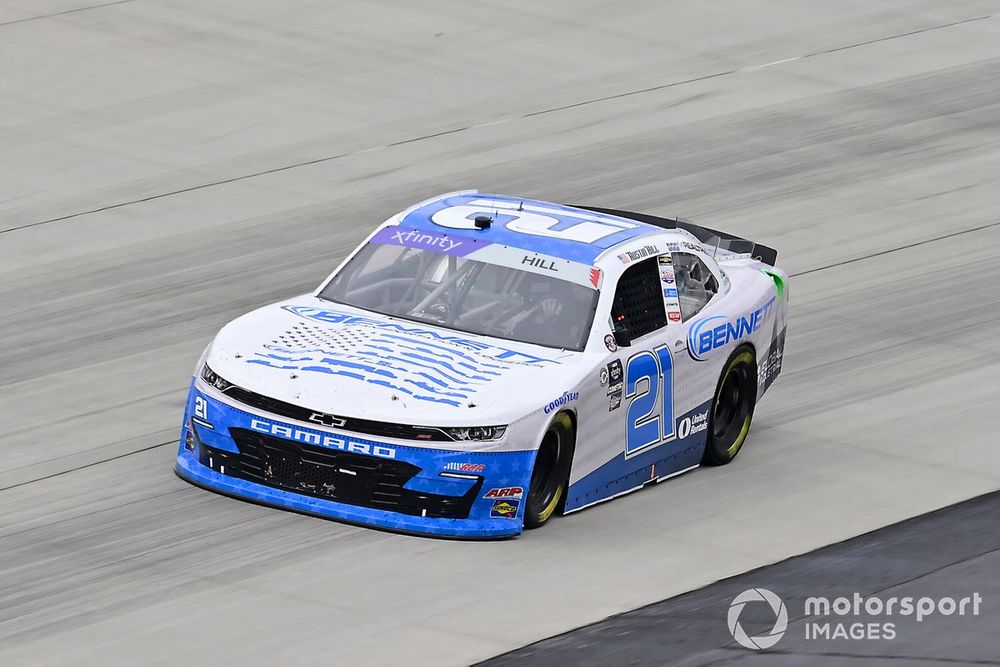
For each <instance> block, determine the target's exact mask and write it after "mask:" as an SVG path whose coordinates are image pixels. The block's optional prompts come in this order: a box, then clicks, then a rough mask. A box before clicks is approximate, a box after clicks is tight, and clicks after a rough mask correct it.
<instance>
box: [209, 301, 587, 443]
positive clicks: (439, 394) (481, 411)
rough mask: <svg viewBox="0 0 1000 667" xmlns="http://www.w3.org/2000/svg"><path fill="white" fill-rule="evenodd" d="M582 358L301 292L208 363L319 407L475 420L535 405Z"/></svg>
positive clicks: (253, 317) (256, 319) (243, 324)
mask: <svg viewBox="0 0 1000 667" xmlns="http://www.w3.org/2000/svg"><path fill="white" fill-rule="evenodd" d="M584 356H585V355H583V354H581V353H574V352H566V351H562V350H554V349H551V348H545V347H540V346H536V345H529V344H523V343H516V342H511V341H504V340H500V339H495V338H488V337H485V336H478V335H476V334H469V333H464V332H460V331H455V330H451V329H444V328H439V327H435V326H433V325H431V324H425V323H422V322H413V321H410V320H403V319H398V318H392V317H387V316H382V315H378V314H375V313H371V312H369V311H364V310H360V309H357V308H352V307H349V306H343V305H340V304H335V303H331V302H328V301H323V300H320V299H317V298H315V297H313V296H306V297H300V298H298V299H293V300H289V301H283V302H279V303H276V304H272V305H270V306H265V307H264V308H260V309H258V310H255V311H253V312H251V313H249V314H247V315H244V316H242V317H240V318H238V319H236V320H233V321H232V322H230V323H229V324H227V325H226V326H225V327H223V329H222V330H221V331H220V332H219V334H218V335H217V336H216V338H215V340H214V341H213V343H212V345H211V347H210V350H209V353H208V356H207V357H206V361H207V363H208V364H209V366H211V367H212V369H213V370H214V371H215V372H216V373H218V374H219V375H220V376H222V377H223V378H225V379H226V380H228V381H229V382H231V383H233V384H236V385H239V386H241V387H243V388H244V389H247V390H249V391H252V392H255V393H258V394H262V395H264V396H268V397H271V398H276V399H279V400H282V401H285V402H288V403H293V404H296V405H300V406H303V407H307V408H310V409H313V410H316V411H319V412H326V413H329V414H335V415H340V416H347V417H362V418H365V419H374V420H379V421H388V422H403V423H409V424H417V425H428V426H475V425H490V424H507V423H511V422H513V421H515V420H517V419H519V418H521V417H524V416H525V415H527V414H528V413H530V412H533V411H534V410H536V409H538V410H541V409H542V408H543V406H544V405H546V404H547V403H549V402H550V401H552V400H553V399H554V398H558V396H559V395H560V394H561V393H562V392H563V391H566V390H570V389H572V388H573V387H574V386H575V385H576V384H577V383H578V381H579V379H580V378H579V376H578V375H579V374H580V373H582V367H583V364H584V360H583V357H584Z"/></svg>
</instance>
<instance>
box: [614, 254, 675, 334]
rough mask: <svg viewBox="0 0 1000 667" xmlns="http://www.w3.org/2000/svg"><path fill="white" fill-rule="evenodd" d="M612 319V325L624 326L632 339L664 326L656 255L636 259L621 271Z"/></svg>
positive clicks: (665, 321) (665, 324)
mask: <svg viewBox="0 0 1000 667" xmlns="http://www.w3.org/2000/svg"><path fill="white" fill-rule="evenodd" d="M611 319H612V320H613V326H616V327H618V326H625V327H626V328H627V329H628V333H629V337H630V338H632V339H633V340H634V339H636V338H639V337H641V336H645V335H646V334H648V333H650V332H652V331H656V330H657V329H660V328H662V327H665V326H667V316H666V312H665V311H664V308H663V294H662V291H661V289H660V274H659V271H657V261H656V258H655V257H651V258H649V259H644V260H642V261H641V262H637V263H636V264H634V265H632V266H630V267H629V268H628V269H626V270H625V272H624V273H623V274H622V277H621V278H620V279H619V280H618V288H617V289H616V291H615V300H614V302H613V303H612V304H611Z"/></svg>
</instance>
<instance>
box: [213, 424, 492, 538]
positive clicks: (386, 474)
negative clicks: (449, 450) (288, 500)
mask: <svg viewBox="0 0 1000 667" xmlns="http://www.w3.org/2000/svg"><path fill="white" fill-rule="evenodd" d="M229 433H230V435H232V437H233V440H234V441H235V442H236V446H237V447H238V448H239V450H240V451H239V452H238V453H236V452H228V451H225V450H222V449H217V448H215V447H210V446H208V445H205V444H201V447H200V455H199V459H200V461H201V463H202V465H205V466H208V467H210V468H211V469H212V470H215V471H216V472H219V473H222V474H224V475H229V476H230V477H237V478H239V479H245V480H247V481H250V482H254V483H256V484H262V485H264V486H269V487H272V488H276V489H282V490H284V491H290V492H292V493H298V494H301V495H306V496H313V497H315V498H323V499H326V500H333V501H336V502H340V503H345V504H348V505H357V506H360V507H370V508H373V509H380V510H386V511H389V512H399V513H401V514H409V515H412V516H426V517H432V518H447V519H465V518H467V517H468V516H469V511H470V510H471V509H472V503H473V502H475V500H476V498H477V497H478V495H479V491H480V490H481V489H482V486H483V479H482V478H481V477H480V478H479V479H478V480H477V481H476V483H475V484H474V485H473V486H472V488H471V489H469V491H468V492H466V493H465V495H462V496H445V495H438V494H430V493H420V492H417V491H412V490H410V489H405V488H403V486H404V485H405V484H406V483H407V482H408V481H410V479H412V478H413V477H414V476H415V475H416V474H417V473H419V472H420V468H419V467H418V466H415V465H413V464H412V463H407V462H405V461H395V460H392V459H383V458H377V457H373V456H365V455H363V454H355V453H353V452H342V451H340V450H336V449H327V448H325V447H319V446H316V445H309V444H305V443H301V442H294V441H292V440H285V439H283V438H276V437H273V436H269V435H264V434H262V433H257V432H255V431H250V430H247V429H241V428H231V429H229Z"/></svg>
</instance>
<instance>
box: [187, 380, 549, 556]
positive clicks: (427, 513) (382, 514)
mask: <svg viewBox="0 0 1000 667" xmlns="http://www.w3.org/2000/svg"><path fill="white" fill-rule="evenodd" d="M355 435H356V434H347V433H341V432H336V431H335V430H333V429H324V428H314V427H313V426H311V425H310V426H305V425H304V424H297V423H294V422H288V421H286V420H283V419H282V418H278V417H268V416H264V415H260V414H254V413H250V412H247V411H245V410H242V409H241V408H239V407H237V406H235V405H230V404H228V403H226V402H223V401H221V400H218V399H217V398H215V397H213V396H212V395H210V394H209V393H207V392H202V391H200V390H199V389H198V387H197V386H195V384H194V383H193V382H192V386H191V390H190V392H189V396H188V401H187V407H186V409H185V413H184V422H183V426H182V428H181V438H180V445H179V447H178V453H177V464H176V468H175V469H176V472H177V474H178V475H179V476H180V477H182V478H183V479H186V480H188V481H190V482H192V483H194V484H197V485H198V486H202V487H205V488H207V489H211V490H215V491H219V492H222V493H225V494H228V495H232V496H237V497H240V498H245V499H247V500H251V501H254V502H259V503H264V504H267V505H273V506H276V507H282V508H287V509H291V510H296V511H299V512H305V513H308V514H313V515H317V516H322V517H327V518H332V519H340V520H343V521H347V522H351V523H357V524H364V525H370V526H378V527H381V528H386V529H389V530H394V531H400V532H408V533H421V534H427V535H439V536H448V537H466V538H497V537H507V536H512V535H517V534H519V533H520V532H521V531H522V530H523V524H524V521H523V512H524V507H523V504H524V498H525V497H526V490H527V488H528V484H529V482H530V477H531V469H532V466H533V464H534V457H535V451H534V450H530V451H500V452H470V451H463V450H440V449H431V448H426V447H414V446H410V445H399V444H395V443H393V442H383V441H375V440H372V439H371V438H370V437H369V436H362V437H355ZM442 473H443V474H442ZM522 490H523V491H522ZM487 494H489V495H487Z"/></svg>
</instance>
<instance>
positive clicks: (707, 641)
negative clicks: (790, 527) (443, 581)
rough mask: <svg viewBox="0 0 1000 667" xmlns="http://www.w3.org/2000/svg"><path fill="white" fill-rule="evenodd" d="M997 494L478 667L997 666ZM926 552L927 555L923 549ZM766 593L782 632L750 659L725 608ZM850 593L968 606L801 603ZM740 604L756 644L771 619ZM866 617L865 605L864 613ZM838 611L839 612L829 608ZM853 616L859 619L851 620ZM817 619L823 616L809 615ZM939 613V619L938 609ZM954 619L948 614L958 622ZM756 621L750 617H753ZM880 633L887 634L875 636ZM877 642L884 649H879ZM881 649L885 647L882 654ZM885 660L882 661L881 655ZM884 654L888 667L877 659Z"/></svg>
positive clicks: (999, 499) (761, 606)
mask: <svg viewBox="0 0 1000 667" xmlns="http://www.w3.org/2000/svg"><path fill="white" fill-rule="evenodd" d="M998 511H1000V492H994V493H990V494H987V495H984V496H979V497H977V498H973V499H972V500H966V501H964V502H961V503H958V504H956V505H952V506H950V507H946V508H944V509H941V510H937V511H935V512H930V513H928V514H925V515H923V516H920V517H916V518H913V519H908V520H906V521H903V522H900V523H897V524H894V525H892V526H889V527H887V528H880V529H879V530H876V531H873V532H871V533H867V534H865V535H862V536H860V537H854V538H851V539H850V540H847V541H845V542H841V543H839V544H834V545H831V546H828V547H823V548H822V549H817V550H816V551H813V552H811V553H808V554H805V555H802V556H796V557H794V558H789V559H788V560H785V561H782V562H780V563H776V564H774V565H768V566H766V567H763V568H760V569H757V570H753V571H751V572H747V573H745V574H741V575H737V576H735V577H731V578H728V579H725V580H723V581H717V582H715V583H714V584H711V585H709V586H706V587H705V588H701V589H699V590H696V591H692V592H690V593H685V594H683V595H680V596H677V597H674V598H671V599H669V600H664V601H662V602H656V603H653V604H651V605H647V606H645V607H642V608H640V609H636V610H634V611H629V612H626V613H624V614H621V615H618V616H615V617H613V618H609V619H606V620H603V621H599V622H597V623H594V624H592V625H589V626H586V627H583V628H577V629H575V630H571V631H569V632H567V633H565V634H562V635H559V636H557V637H552V638H550V639H546V640H543V641H541V642H538V643H536V644H532V645H531V646H526V647H524V648H521V649H518V650H516V651H512V652H510V653H507V654H505V655H502V656H499V657H497V658H493V659H490V660H487V661H485V662H483V663H481V664H482V665H484V667H485V666H487V665H488V666H489V667H502V666H504V665H516V666H521V665H524V666H527V667H530V666H532V665H575V666H579V667H583V666H585V665H586V666H589V665H594V666H603V665H684V666H685V667H694V666H695V665H789V666H795V665H821V666H825V665H843V664H874V665H892V664H895V665H898V664H900V663H901V662H902V663H903V664H906V665H941V664H961V665H997V664H1000V660H998V659H997V656H1000V636H997V632H996V616H997V612H998V606H1000V605H998V603H997V600H998V599H1000V581H998V580H997V578H996V577H995V576H990V573H994V572H996V571H997V568H998V567H1000V534H998V533H997V531H996V516H997V512H998ZM929 541H933V543H934V546H933V548H930V547H929V545H928V542H929ZM758 587H766V588H767V590H769V591H773V592H774V593H775V594H776V595H778V596H779V597H780V599H781V600H782V604H784V605H785V608H786V612H787V614H788V626H787V629H786V631H785V632H784V633H783V634H782V636H781V637H780V639H779V640H778V642H777V643H776V644H775V645H774V646H773V647H770V648H768V649H767V650H765V651H762V652H756V651H748V650H747V649H745V648H743V647H742V646H740V645H739V644H738V643H737V642H736V641H734V638H733V635H731V634H729V631H728V623H727V618H726V617H727V613H728V611H729V605H730V603H731V602H732V601H733V600H734V599H736V597H737V596H738V595H739V594H740V593H742V592H743V591H746V590H749V589H752V588H758ZM855 593H857V594H858V595H859V596H861V598H862V599H865V600H866V601H867V600H868V599H869V598H873V597H874V598H877V599H878V600H881V601H883V602H886V601H887V600H888V599H890V598H892V597H894V596H895V597H896V598H897V601H898V600H899V599H901V598H904V597H907V596H908V597H910V598H911V599H912V600H919V599H920V598H924V599H925V602H924V603H923V607H922V609H924V610H925V611H926V610H928V609H929V608H930V605H928V604H927V602H926V600H931V599H934V598H942V597H949V598H951V599H952V600H961V599H962V598H967V602H968V603H971V602H972V601H973V600H974V599H975V596H976V595H978V597H979V605H978V609H976V608H975V607H974V605H973V604H968V603H967V604H966V605H965V606H964V608H963V609H961V610H957V609H956V610H952V612H951V613H945V614H942V613H941V612H940V611H939V610H938V608H937V607H936V606H935V607H934V609H933V611H931V612H930V613H927V615H926V616H923V612H922V616H923V617H922V618H921V619H920V620H917V619H916V617H915V615H914V614H912V613H910V614H908V615H907V614H905V613H904V614H900V613H896V612H898V607H895V605H894V607H895V608H894V609H893V613H889V614H887V613H885V609H887V607H886V606H883V607H882V611H881V612H877V613H876V614H874V615H873V614H868V613H867V611H866V610H865V607H862V606H861V605H859V606H858V611H857V612H855V611H854V609H853V608H852V609H850V610H848V611H847V613H844V614H838V613H836V612H834V613H832V614H831V613H827V614H825V615H823V614H822V613H821V614H820V615H814V613H815V612H813V611H812V610H810V609H808V608H807V606H806V605H807V602H806V601H807V600H808V599H809V598H814V597H817V596H822V597H824V598H826V599H828V600H835V599H836V598H838V597H844V598H846V599H848V600H851V599H853V598H854V594H855ZM946 604H947V603H946ZM757 607H758V608H756V609H755V608H754V605H747V607H746V608H745V609H744V610H743V613H742V614H740V617H739V619H740V623H741V626H745V627H744V630H746V631H747V632H748V633H753V634H755V635H756V634H764V633H767V632H768V631H769V630H770V629H771V628H772V627H773V626H774V620H775V616H774V614H773V613H768V612H771V609H770V608H769V607H768V606H767V605H765V604H758V605H757ZM872 608H873V609H876V610H877V609H878V607H877V606H874V605H873V606H872ZM841 609H843V608H841ZM863 610H864V611H863ZM820 611H821V612H822V611H823V610H820ZM945 611H946V612H947V611H948V608H947V606H946V607H945ZM960 611H961V612H963V613H959V612H960ZM755 616H757V618H754V617H755ZM869 623H871V624H874V625H875V628H876V629H875V630H874V631H873V632H871V633H870V634H869V635H868V636H867V637H862V638H860V639H859V638H858V635H859V633H858V628H857V627H855V628H854V635H853V637H852V636H851V635H850V634H847V633H845V634H847V636H842V637H836V638H834V637H833V636H832V635H833V632H832V631H830V632H828V633H827V635H826V636H823V635H819V634H818V633H817V632H816V630H814V628H815V627H816V625H821V626H822V625H831V626H836V625H837V624H843V625H844V626H846V627H848V628H849V627H850V626H852V625H854V624H865V625H866V626H867V624H869ZM889 624H891V626H892V627H891V628H887V625H889ZM887 637H888V638H887ZM889 642H891V644H890V643H889ZM887 649H888V651H887ZM887 652H891V655H892V657H891V658H884V657H880V656H884V655H886V653H887Z"/></svg>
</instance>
